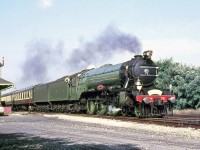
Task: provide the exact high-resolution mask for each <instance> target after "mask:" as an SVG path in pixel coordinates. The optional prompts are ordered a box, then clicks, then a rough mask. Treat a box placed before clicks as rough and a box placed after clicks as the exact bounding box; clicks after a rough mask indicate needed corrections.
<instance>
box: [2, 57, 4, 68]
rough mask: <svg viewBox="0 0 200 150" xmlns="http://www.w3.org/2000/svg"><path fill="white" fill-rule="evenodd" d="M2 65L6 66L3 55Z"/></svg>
mask: <svg viewBox="0 0 200 150" xmlns="http://www.w3.org/2000/svg"><path fill="white" fill-rule="evenodd" d="M2 66H4V57H2Z"/></svg>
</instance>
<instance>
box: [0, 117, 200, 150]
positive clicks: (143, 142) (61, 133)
mask: <svg viewBox="0 0 200 150" xmlns="http://www.w3.org/2000/svg"><path fill="white" fill-rule="evenodd" d="M0 149H5V150H6V149H42V150H43V149H44V150H47V149H48V150H49V149H52V150H54V149H56V150H57V149H58V150H59V149H100V150H106V149H120V150H121V149H133V150H134V149H135V150H139V149H153V150H154V149H155V150H162V149H170V150H184V149H187V150H189V149H200V130H196V129H192V128H173V127H164V126H158V125H153V124H149V125H148V124H141V123H134V122H125V121H116V120H111V119H102V118H97V117H81V116H74V115H69V114H67V115H64V114H52V115H51V114H28V113H26V114H24V113H14V114H12V115H10V116H1V117H0Z"/></svg>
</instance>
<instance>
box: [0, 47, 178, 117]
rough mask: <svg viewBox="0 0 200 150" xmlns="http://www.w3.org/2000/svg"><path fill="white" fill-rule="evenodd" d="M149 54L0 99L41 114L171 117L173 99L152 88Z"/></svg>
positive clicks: (153, 69)
mask: <svg viewBox="0 0 200 150" xmlns="http://www.w3.org/2000/svg"><path fill="white" fill-rule="evenodd" d="M151 56H152V51H150V50H149V51H145V52H144V53H143V56H142V55H136V56H135V57H134V58H133V59H131V60H130V61H127V62H124V63H120V64H116V65H111V64H108V65H104V66H101V67H99V68H96V69H86V70H83V71H81V72H78V73H76V74H73V75H70V76H65V77H62V78H60V79H57V80H55V81H53V82H49V83H46V84H38V85H35V86H32V87H29V88H26V89H23V90H18V91H13V92H10V93H7V94H4V95H2V96H1V103H2V105H3V106H12V107H13V109H15V110H18V109H25V110H30V111H43V112H49V111H54V112H73V113H78V112H82V113H84V112H87V113H88V114H98V115H105V114H109V115H118V114H121V115H123V116H132V115H135V116H137V117H152V116H164V115H170V114H172V112H173V104H174V103H175V101H176V100H175V96H174V95H171V92H170V91H167V90H159V89H156V88H155V87H154V80H155V79H156V77H157V76H158V67H157V66H156V65H155V63H154V62H153V61H152V60H151Z"/></svg>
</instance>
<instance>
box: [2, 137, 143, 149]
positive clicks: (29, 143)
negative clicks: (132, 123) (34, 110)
mask: <svg viewBox="0 0 200 150" xmlns="http://www.w3.org/2000/svg"><path fill="white" fill-rule="evenodd" d="M0 149H1V150H11V149H12V150H24V149H27V150H93V149H95V150H113V149H116V150H124V149H128V150H140V148H138V147H136V146H135V145H120V144H118V145H103V144H76V143H73V142H71V141H69V140H67V139H48V138H41V137H36V136H32V135H28V134H23V133H12V134H0Z"/></svg>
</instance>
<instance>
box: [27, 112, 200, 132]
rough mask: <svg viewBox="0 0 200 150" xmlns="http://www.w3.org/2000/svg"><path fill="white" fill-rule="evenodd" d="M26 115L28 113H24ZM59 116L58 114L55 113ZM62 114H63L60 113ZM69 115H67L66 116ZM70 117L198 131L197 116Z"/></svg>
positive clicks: (85, 115)
mask: <svg viewBox="0 0 200 150" xmlns="http://www.w3.org/2000/svg"><path fill="white" fill-rule="evenodd" d="M26 113H28V112H26ZM31 113H33V114H46V113H47V112H45V113H43V112H40V113H36V112H31ZM48 114H55V113H48ZM56 114H59V113H56ZM61 114H63V113H61ZM68 115H69V114H68ZM70 115H72V116H82V117H93V118H94V117H95V118H101V119H112V120H119V121H125V122H126V121H127V122H137V123H144V124H157V125H162V126H171V127H184V128H194V129H200V116H199V115H174V116H167V117H163V118H140V119H139V118H137V117H123V116H108V115H107V116H98V115H89V114H70Z"/></svg>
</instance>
